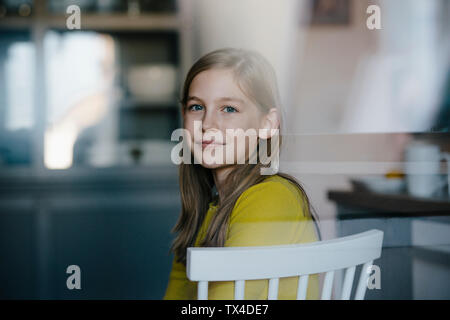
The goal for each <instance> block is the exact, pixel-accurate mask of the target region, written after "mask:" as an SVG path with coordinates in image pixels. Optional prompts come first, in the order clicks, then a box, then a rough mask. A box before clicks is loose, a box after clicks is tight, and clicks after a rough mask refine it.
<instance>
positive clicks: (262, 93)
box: [171, 48, 320, 263]
mask: <svg viewBox="0 0 450 320" xmlns="http://www.w3.org/2000/svg"><path fill="white" fill-rule="evenodd" d="M222 68H223V69H230V70H232V71H233V75H234V79H235V81H236V83H237V85H238V86H239V87H240V89H241V90H242V92H244V94H246V95H247V97H248V98H249V99H250V100H251V101H252V102H253V103H255V104H256V105H257V106H258V107H259V108H261V110H262V111H263V112H266V113H267V112H269V110H270V109H271V108H277V110H278V111H279V115H280V118H281V119H280V129H281V126H282V123H283V114H282V110H281V101H280V96H279V91H278V86H277V81H276V74H275V71H274V70H273V68H272V66H271V65H270V63H269V62H268V61H267V60H266V59H265V58H264V57H263V56H262V55H261V54H259V53H258V52H255V51H252V50H245V49H236V48H222V49H219V50H215V51H212V52H210V53H208V54H206V55H204V56H203V57H201V58H200V59H199V60H197V61H196V62H195V63H194V65H193V66H192V67H191V68H190V70H189V71H188V73H187V75H186V79H185V81H184V85H183V89H182V90H183V91H182V95H181V99H180V103H181V107H182V108H185V107H186V104H187V99H188V95H189V88H190V85H191V83H192V81H193V79H194V78H195V77H196V76H197V75H198V74H199V73H200V72H202V71H206V70H210V69H222ZM279 139H280V140H279V144H278V145H279V146H281V135H280V136H279ZM268 145H270V138H269V139H268ZM269 150H270V147H269ZM276 152H278V150H276ZM191 156H192V155H191ZM270 156H272V154H270V155H269V157H270ZM265 166H268V165H263V164H262V163H260V162H258V163H256V164H243V165H236V166H235V168H234V169H233V171H232V172H231V173H230V174H229V175H228V176H227V178H226V180H225V183H224V186H225V190H224V193H223V194H224V197H223V199H220V201H218V200H219V199H218V197H217V196H215V195H213V194H212V188H213V186H214V180H213V176H212V172H211V170H210V169H207V168H204V167H203V166H201V165H200V164H194V163H193V161H191V163H190V164H186V163H182V164H180V167H179V179H180V180H179V183H180V194H181V204H182V208H181V214H180V217H179V219H178V221H177V223H176V225H175V227H174V228H173V230H172V232H174V233H177V236H176V237H175V240H174V241H173V243H172V247H171V250H172V251H173V252H174V253H175V256H176V258H177V260H178V261H181V262H183V263H186V249H187V248H188V247H191V246H193V245H194V243H195V238H196V236H197V232H198V229H199V227H200V225H201V224H202V222H203V219H204V217H205V214H206V212H207V211H208V209H209V203H211V202H213V201H214V202H216V204H217V206H218V207H217V212H216V214H215V215H214V216H213V218H212V220H211V223H210V225H209V227H208V230H207V231H206V235H205V238H204V239H203V241H202V243H201V246H204V247H220V246H223V245H224V243H225V240H226V236H227V231H228V220H229V217H230V215H231V212H232V210H233V208H234V205H235V203H236V201H237V199H238V198H239V196H240V195H241V194H242V193H243V192H244V191H245V190H247V189H248V188H249V187H251V186H253V185H255V184H258V183H260V182H262V181H263V180H264V179H265V178H266V177H267V176H263V175H261V174H260V170H261V168H263V167H265ZM277 175H279V176H281V177H284V178H286V179H288V180H289V181H291V182H292V183H293V184H294V185H295V186H297V188H298V189H299V191H300V192H301V194H302V198H303V199H305V203H304V211H303V212H305V214H308V213H311V212H312V210H311V209H312V206H311V204H310V201H309V199H308V196H307V195H306V192H305V191H304V189H303V187H302V186H301V184H300V183H298V182H297V181H296V180H295V178H293V177H291V176H289V175H287V174H284V173H280V172H278V173H277ZM311 217H312V218H313V220H315V221H316V219H315V218H314V215H312V214H311ZM319 237H320V233H319Z"/></svg>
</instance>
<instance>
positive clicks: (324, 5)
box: [310, 0, 351, 26]
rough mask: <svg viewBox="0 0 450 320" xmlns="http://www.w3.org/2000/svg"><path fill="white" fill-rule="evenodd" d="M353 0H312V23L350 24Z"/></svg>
mask: <svg viewBox="0 0 450 320" xmlns="http://www.w3.org/2000/svg"><path fill="white" fill-rule="evenodd" d="M350 7H351V0H310V9H311V16H310V24H311V25H343V26H345V25H349V24H350Z"/></svg>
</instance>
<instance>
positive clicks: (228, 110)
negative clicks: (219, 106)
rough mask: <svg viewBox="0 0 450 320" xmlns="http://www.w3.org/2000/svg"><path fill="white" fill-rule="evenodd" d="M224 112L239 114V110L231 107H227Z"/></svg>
mask: <svg viewBox="0 0 450 320" xmlns="http://www.w3.org/2000/svg"><path fill="white" fill-rule="evenodd" d="M223 111H225V112H226V113H230V112H237V110H236V109H235V108H233V107H230V106H226V107H225V108H223Z"/></svg>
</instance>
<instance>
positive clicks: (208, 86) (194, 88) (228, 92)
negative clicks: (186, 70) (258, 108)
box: [189, 69, 245, 99]
mask: <svg viewBox="0 0 450 320" xmlns="http://www.w3.org/2000/svg"><path fill="white" fill-rule="evenodd" d="M189 95H190V96H196V97H199V98H202V99H203V98H205V99H207V98H212V97H217V96H234V97H238V98H241V99H245V94H244V93H243V92H242V90H241V88H240V87H239V85H238V83H237V82H236V80H235V77H234V73H233V71H232V70H230V69H210V70H205V71H202V72H200V73H199V74H197V75H196V76H195V78H194V79H193V80H192V82H191V85H190V87H189Z"/></svg>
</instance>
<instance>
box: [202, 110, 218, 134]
mask: <svg viewBox="0 0 450 320" xmlns="http://www.w3.org/2000/svg"><path fill="white" fill-rule="evenodd" d="M216 125H217V124H216V117H215V115H214V114H213V112H212V111H206V112H205V113H204V116H203V122H202V129H203V131H206V130H209V129H216V128H217V126H216Z"/></svg>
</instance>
